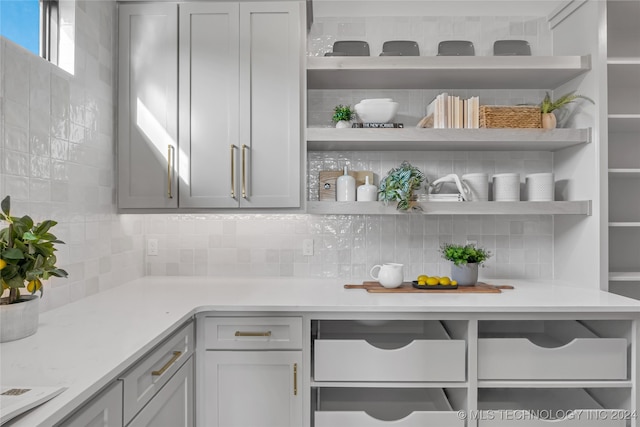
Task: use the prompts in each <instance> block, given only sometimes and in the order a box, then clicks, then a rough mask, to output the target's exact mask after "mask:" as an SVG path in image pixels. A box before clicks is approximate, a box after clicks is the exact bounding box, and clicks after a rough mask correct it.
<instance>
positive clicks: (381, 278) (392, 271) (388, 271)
mask: <svg viewBox="0 0 640 427" xmlns="http://www.w3.org/2000/svg"><path fill="white" fill-rule="evenodd" d="M402 267H403V265H402V264H398V263H395V262H388V263H386V264H382V265H374V266H373V267H372V268H371V271H370V272H369V274H370V275H371V278H372V279H373V280H377V281H378V282H380V284H381V285H382V286H384V287H385V288H397V287H398V286H400V285H402V282H403V281H404V276H403V274H402ZM376 268H378V269H379V271H378V275H377V276H376V275H374V274H373V271H374V270H375V269H376Z"/></svg>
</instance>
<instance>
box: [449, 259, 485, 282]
mask: <svg viewBox="0 0 640 427" xmlns="http://www.w3.org/2000/svg"><path fill="white" fill-rule="evenodd" d="M451 280H455V281H456V282H458V286H473V285H475V284H476V283H477V282H478V264H476V263H467V264H461V265H455V264H451Z"/></svg>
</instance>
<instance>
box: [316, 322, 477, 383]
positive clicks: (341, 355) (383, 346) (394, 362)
mask: <svg viewBox="0 0 640 427" xmlns="http://www.w3.org/2000/svg"><path fill="white" fill-rule="evenodd" d="M423 327H424V328H425V329H424V330H423V331H421V332H420V333H419V334H415V337H418V336H419V337H421V338H419V339H418V338H416V339H411V338H412V336H411V335H410V336H408V337H405V338H409V340H408V343H405V342H401V343H397V342H396V343H394V342H391V341H389V340H393V339H394V337H395V336H396V335H388V336H385V335H384V334H381V335H380V336H373V335H372V334H368V335H367V334H364V333H363V334H362V335H363V338H362V339H324V338H323V339H316V340H315V341H314V380H315V381H464V380H465V379H466V378H465V377H466V355H465V348H466V343H465V342H464V340H451V339H450V338H449V336H448V334H447V332H446V331H445V330H444V328H443V326H442V325H441V324H440V322H437V321H430V322H424V323H423ZM329 336H330V335H329ZM365 338H366V339H365Z"/></svg>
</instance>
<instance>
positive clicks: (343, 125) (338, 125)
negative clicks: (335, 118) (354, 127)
mask: <svg viewBox="0 0 640 427" xmlns="http://www.w3.org/2000/svg"><path fill="white" fill-rule="evenodd" d="M350 127H351V123H350V122H348V121H346V120H340V121H339V122H337V123H336V129H348V128H350Z"/></svg>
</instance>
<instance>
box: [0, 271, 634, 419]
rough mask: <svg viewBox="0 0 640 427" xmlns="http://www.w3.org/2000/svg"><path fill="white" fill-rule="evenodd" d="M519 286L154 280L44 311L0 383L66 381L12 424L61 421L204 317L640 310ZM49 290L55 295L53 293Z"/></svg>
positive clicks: (9, 358)
mask: <svg viewBox="0 0 640 427" xmlns="http://www.w3.org/2000/svg"><path fill="white" fill-rule="evenodd" d="M492 283H494V284H512V285H514V286H515V289H514V290H510V291H503V292H502V293H500V294H427V293H421V294H415V293H404V294H373V293H368V292H366V291H365V290H362V289H344V288H343V285H344V284H345V281H344V280H342V279H331V280H329V279H305V278H283V277H271V278H256V277H250V278H248V277H244V278H242V277H232V278H216V277H144V278H142V279H139V280H136V281H133V282H130V283H128V284H125V285H122V286H120V287H117V288H114V289H111V290H109V291H106V292H102V293H100V294H97V295H94V296H91V297H88V298H85V299H82V300H80V301H77V302H75V303H71V304H68V305H65V306H63V307H61V308H59V309H56V310H52V311H49V312H46V313H43V314H41V316H40V325H39V329H38V332H37V333H36V334H35V335H33V336H31V337H28V338H25V339H22V340H19V341H13V342H8V343H3V344H0V384H2V385H13V386H64V387H67V390H65V391H64V392H63V393H62V394H60V395H59V396H57V397H55V398H54V399H52V400H51V401H49V402H47V403H45V404H44V405H42V406H41V407H39V408H36V409H35V410H33V411H31V412H29V413H27V414H25V415H24V416H22V417H20V418H17V419H15V420H14V421H13V422H10V423H8V424H7V425H11V426H21V427H22V426H28V427H35V426H40V425H42V426H45V425H46V426H48V425H53V424H54V423H56V422H59V421H61V420H62V419H63V418H64V417H65V416H66V415H67V414H68V413H69V412H70V411H72V410H73V409H74V408H77V407H78V406H79V405H80V404H82V402H84V401H85V400H86V399H87V398H89V397H90V396H91V395H93V394H95V393H96V392H98V391H99V390H100V389H101V388H103V387H104V386H106V385H107V384H109V383H110V382H111V381H112V380H113V379H114V378H115V377H116V376H117V375H119V374H120V373H122V372H123V371H124V370H125V369H126V368H127V367H128V366H130V365H131V364H132V363H133V362H135V361H136V360H137V359H139V358H140V357H141V356H143V355H144V354H145V353H146V352H147V351H149V350H151V349H152V348H153V347H154V346H155V345H156V344H158V343H159V342H161V341H162V340H163V339H164V338H165V337H166V336H167V335H169V333H171V332H172V331H173V330H175V329H176V328H177V327H178V326H180V325H181V324H183V323H184V322H185V321H187V320H188V319H189V318H191V317H192V316H193V315H194V314H196V313H199V312H205V311H219V312H292V313H312V312H318V313H343V314H346V313H369V314H370V313H425V312H428V313H447V314H448V315H450V314H451V313H466V314H474V313H478V314H483V313H498V314H502V313H583V314H585V313H602V314H609V315H619V314H627V315H628V317H629V318H635V317H638V316H640V301H635V300H631V299H628V298H624V297H620V296H617V295H614V294H609V293H606V292H601V291H597V290H585V289H581V288H574V287H569V286H561V285H558V284H556V283H554V282H534V281H505V280H492ZM45 297H46V295H45Z"/></svg>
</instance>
